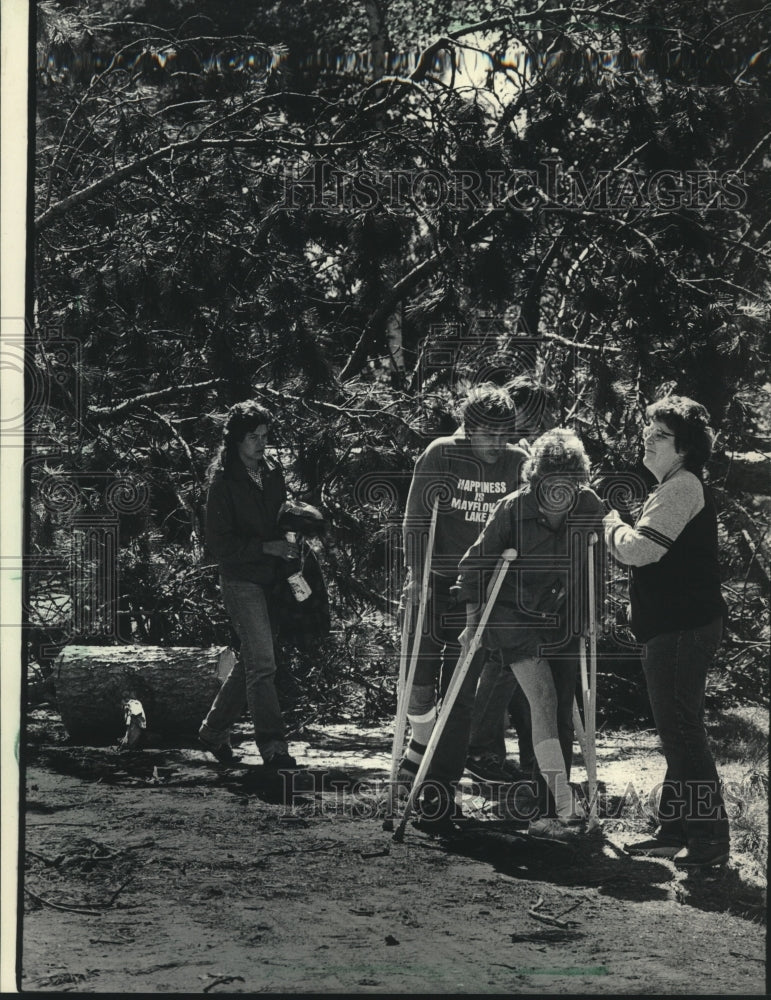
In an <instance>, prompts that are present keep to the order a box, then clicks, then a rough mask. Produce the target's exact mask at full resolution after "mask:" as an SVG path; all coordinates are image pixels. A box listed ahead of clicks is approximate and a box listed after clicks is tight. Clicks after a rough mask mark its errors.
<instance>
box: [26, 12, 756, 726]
mask: <svg viewBox="0 0 771 1000" xmlns="http://www.w3.org/2000/svg"><path fill="white" fill-rule="evenodd" d="M769 16H770V15H769V12H768V10H767V9H766V8H765V7H763V6H762V4H760V3H759V2H757V3H756V2H754V0H752V2H745V0H732V2H716V0H708V2H706V3H704V4H700V5H694V4H690V3H687V2H685V0H681V2H676V3H668V4H662V3H658V2H651V3H648V4H646V5H643V6H639V5H637V4H633V3H631V2H628V3H627V2H619V3H613V4H610V5H601V4H597V3H592V2H585V3H580V4H571V5H569V6H567V7H565V6H564V5H562V4H559V3H557V2H556V0H554V2H552V0H545V2H542V3H536V2H530V0H528V2H526V3H524V4H522V5H521V7H514V6H508V5H504V6H500V5H493V4H488V3H473V2H465V3H462V4H458V3H452V4H450V3H449V2H446V0H434V2H431V3H425V4H421V5H420V8H419V10H418V9H417V8H416V5H414V4H407V3H405V2H403V0H377V2H376V0H370V2H364V3H362V4H360V5H358V4H345V3H340V2H332V3H329V2H326V0H325V2H323V3H322V2H321V0H309V2H303V3H290V2H279V3H268V2H263V0H257V2H250V3H231V4H223V3H221V2H214V0H209V2H203V3H202V2H197V3H195V4H193V3H191V2H188V0H175V2H174V3H172V4H169V3H156V2H153V0H146V2H140V3H132V4H131V5H126V4H123V3H118V2H114V3H104V2H96V0H81V2H71V3H64V2H62V3H58V4H56V3H53V2H40V3H39V4H38V7H37V30H38V71H37V79H38V93H37V140H36V146H37V168H36V196H35V197H36V207H35V215H36V226H37V237H36V256H35V296H36V298H35V325H34V331H33V345H34V346H33V349H32V354H33V358H32V365H33V369H34V372H33V375H32V382H33V383H34V385H35V386H41V387H42V388H41V390H40V393H39V394H38V395H39V396H40V398H38V397H36V396H35V395H34V393H33V394H31V396H30V399H31V408H30V415H31V428H32V431H33V436H32V455H31V459H32V461H31V462H30V482H29V496H30V501H31V504H30V509H31V512H30V530H29V540H30V552H31V557H32V563H31V565H34V564H35V560H36V559H37V560H38V561H40V559H41V558H42V557H44V556H45V557H51V556H52V557H55V558H56V559H58V560H59V563H58V564H57V568H55V569H50V568H49V569H47V570H45V571H43V570H42V569H41V571H40V572H39V573H38V572H35V573H33V574H32V576H31V582H30V593H29V595H28V598H29V600H28V604H29V607H30V642H31V647H32V649H33V653H34V655H37V656H39V657H41V658H43V659H45V657H46V655H50V652H51V651H52V650H53V649H54V648H55V647H56V645H57V642H60V641H63V640H65V639H67V638H69V637H70V636H72V635H77V636H78V638H79V639H81V640H82V639H83V638H85V639H93V640H94V641H105V640H107V639H113V638H115V639H120V640H121V641H140V642H148V643H163V644H174V645H184V644H197V643H203V644H206V643H210V642H225V641H227V640H228V629H227V624H226V619H225V615H224V612H223V611H222V610H221V608H220V606H219V602H218V598H217V593H216V585H215V583H216V581H215V575H214V569H213V566H212V564H211V561H210V560H207V558H206V555H205V553H204V552H203V551H202V547H201V537H202V534H201V528H202V516H203V505H204V502H205V485H204V484H205V470H206V467H207V464H208V462H209V460H210V458H211V456H212V454H213V452H214V450H215V448H216V445H217V441H218V438H219V431H220V426H221V419H222V416H223V415H224V412H225V410H226V409H227V407H228V406H229V405H231V404H232V403H233V402H235V401H237V400H240V399H244V398H247V397H255V398H257V399H259V400H261V401H262V402H264V403H265V404H266V405H268V406H269V407H271V408H272V409H274V410H275V411H276V412H277V413H279V414H280V419H279V421H278V431H277V440H276V442H275V444H276V446H277V447H278V448H279V449H280V451H281V455H282V458H283V460H284V461H285V462H288V463H290V464H291V467H292V481H291V487H292V489H293V490H294V491H295V493H296V494H297V495H298V497H300V498H302V499H305V500H308V501H310V502H311V503H314V504H317V505H320V506H322V507H323V508H324V509H325V511H327V512H328V513H329V515H330V517H331V520H332V524H333V531H332V534H331V539H330V542H329V544H328V546H327V548H326V551H325V554H324V557H323V558H324V562H325V568H326V572H327V575H328V578H329V584H330V589H331V591H332V598H333V604H334V610H335V612H336V616H337V632H336V633H335V635H334V636H333V638H332V639H330V640H328V641H327V643H326V645H325V647H324V649H322V650H320V652H319V658H317V659H316V660H315V661H313V662H311V661H310V660H309V659H307V658H306V659H302V658H300V659H299V660H298V661H297V662H296V663H295V665H294V667H295V670H296V671H298V672H299V673H300V674H301V675H302V676H303V677H304V684H305V689H306V691H311V692H312V695H315V696H316V701H315V704H317V705H320V704H322V692H323V691H326V693H325V694H324V698H325V699H326V701H325V702H324V704H326V705H327V707H328V709H329V710H332V709H334V710H341V704H343V703H344V704H345V705H347V706H349V707H351V706H354V708H355V709H356V710H363V708H364V707H366V710H367V711H368V712H371V713H375V714H376V713H380V712H383V711H384V710H386V709H387V708H389V706H390V699H391V697H392V689H393V682H392V679H391V677H390V676H389V671H392V670H393V667H394V649H393V645H394V632H393V629H392V628H390V623H391V616H392V615H393V613H394V610H395V600H396V599H397V597H398V588H399V585H400V582H401V579H400V573H401V567H400V554H399V551H398V544H399V542H398V539H399V530H398V527H399V519H400V516H401V511H402V509H403V500H404V497H405V495H406V489H407V486H408V483H409V476H410V472H411V469H412V465H413V462H414V459H415V457H416V455H417V454H418V452H419V451H420V450H421V449H422V447H424V446H425V444H426V443H427V441H428V440H430V437H431V435H433V434H435V433H438V432H446V431H447V430H448V429H451V428H452V427H453V426H454V425H455V424H454V419H453V408H454V405H455V401H456V399H457V396H458V394H459V393H460V392H461V390H462V388H463V386H464V385H466V384H469V383H470V382H473V381H476V380H480V379H482V378H488V377H492V378H496V379H498V380H499V381H500V380H502V379H504V378H506V377H507V376H510V375H512V374H517V373H518V372H520V371H523V370H530V371H534V372H537V373H538V374H539V375H541V376H542V377H543V378H544V379H545V380H546V381H548V382H549V383H550V384H552V385H553V386H554V387H555V389H556V393H557V398H558V400H559V405H560V411H561V412H560V416H561V419H562V420H563V421H564V422H565V423H568V424H570V425H571V426H573V427H574V428H575V429H576V430H577V432H578V433H579V434H580V436H581V437H582V439H583V440H584V442H585V444H586V446H587V449H588V450H589V453H590V455H591V456H592V459H593V461H594V464H595V467H596V469H597V470H598V471H600V472H601V471H608V470H632V471H636V472H638V473H641V472H642V469H641V467H640V466H639V464H638V463H639V450H638V448H637V434H638V431H639V427H640V420H641V415H642V411H643V408H644V405H645V404H646V403H647V402H649V401H650V400H651V399H653V398H655V397H656V396H657V395H660V394H662V393H663V392H666V391H668V390H671V391H677V392H680V393H684V394H688V395H692V396H694V397H695V398H697V399H698V400H699V401H701V402H703V403H704V404H705V405H706V406H707V407H708V409H709V410H710V412H711V414H712V417H713V422H714V423H715V425H716V426H717V427H719V428H720V431H721V436H720V439H719V443H718V453H717V455H716V460H715V462H714V464H713V468H712V480H713V484H714V486H715V488H716V492H717V496H718V501H719V505H720V512H721V514H720V516H721V530H722V532H723V538H722V541H723V552H724V558H725V567H724V569H725V578H726V580H727V589H726V594H727V597H729V600H730V603H731V606H732V613H733V619H732V631H731V634H730V636H729V638H728V640H727V642H726V644H725V645H724V647H723V650H724V671H723V673H721V678H720V684H719V686H718V690H719V696H720V698H721V700H723V701H725V700H729V699H731V698H744V697H758V698H761V699H763V698H765V697H766V691H767V689H766V682H765V679H764V677H765V674H764V672H763V670H762V663H763V658H764V653H765V646H766V645H767V641H768V624H767V619H766V617H765V611H764V609H765V597H764V595H767V589H768V577H767V575H766V574H767V572H768V569H767V562H766V563H765V564H764V563H763V558H767V552H768V547H767V542H766V541H765V540H764V531H763V518H764V512H765V516H766V517H767V513H768V500H767V499H764V498H763V494H765V497H767V496H768V493H769V492H771V490H769V489H768V488H767V485H764V480H763V475H765V476H766V477H767V465H766V467H765V472H763V469H762V468H761V477H760V479H761V483H760V486H758V481H757V479H758V477H757V476H756V477H755V478H753V480H752V482H750V481H749V480H746V479H743V478H742V471H743V469H745V464H746V463H745V464H743V462H742V457H741V456H742V455H744V454H745V453H747V452H752V451H755V450H761V451H766V452H768V450H769V404H768V385H767V378H768V360H769V345H768V337H767V331H768V320H769V267H768V265H769V259H770V258H771V246H770V244H769V240H770V238H771V233H769V228H768V210H769V193H770V191H771V169H769V144H770V143H771V134H769V133H768V125H767V123H768V121H769V118H770V117H771V115H770V114H769V111H770V110H771V108H770V100H769V98H770V96H771V95H770V93H769V76H768V72H767V64H768V53H767V52H766V51H765V50H764V49H763V46H762V41H761V40H762V39H763V38H767V37H768V34H769ZM378 53H380V54H381V55H380V57H378V58H376V56H377V54H378ZM463 172H465V173H463ZM461 173H463V176H465V177H466V178H474V177H476V178H478V179H479V185H478V187H477V188H474V189H473V191H464V189H462V188H461V189H460V193H459V192H458V190H457V189H454V188H453V184H460V183H461V181H460V180H459V178H460V177H461ZM399 178H401V180H400V179H399ZM300 182H303V183H300ZM464 183H465V182H464ZM314 184H315V185H316V186H315V187H314ZM496 184H497V187H496ZM400 185H401V187H400ZM443 185H444V186H443ZM448 344H449V345H450V346H449V347H448ZM448 350H449V352H450V353H449V354H448V353H447V351H448ZM437 352H439V353H437ZM442 352H444V353H442ZM437 357H439V358H444V361H441V362H440V361H436V360H435V358H437ZM448 358H449V362H448ZM116 481H117V482H118V483H119V484H120V483H122V484H123V485H122V487H120V490H122V492H121V493H120V497H121V502H120V503H115V502H114V497H113V501H111V500H110V490H113V491H114V489H115V482H116ZM119 492H120V491H119ZM111 504H112V505H111ZM100 518H101V519H102V521H100ZM110 519H112V520H110ZM108 522H109V523H110V524H112V525H113V527H112V528H108V527H105V526H106V525H108ZM97 523H100V524H102V523H103V527H102V528H100V529H99V530H101V531H102V534H101V535H98V532H97V535H98V537H97V535H94V537H93V538H91V539H90V541H89V540H88V537H87V536H88V532H89V531H90V530H91V528H89V527H88V526H89V525H93V524H97ZM110 532H112V534H110ZM766 537H767V536H766ZM110 539H114V541H110ZM111 545H113V546H114V551H112V550H111V548H110V546H111ZM764 553H765V554H766V555H765V557H764ZM40 565H41V566H42V565H43V563H42V562H41V563H40ZM764 565H765V569H764V568H763V566H764ZM618 575H619V576H620V574H618ZM84 581H97V582H98V586H96V584H95V585H94V586H91V584H89V586H86V585H85V583H84ZM95 588H96V589H95ZM623 599H624V598H623V585H622V584H621V583H619V584H618V585H617V586H615V587H614V588H613V590H612V593H611V606H609V608H608V620H609V621H610V620H611V619H612V618H613V616H614V615H615V612H616V605H620V604H621V603H623ZM100 608H101V609H102V610H99V609H100ZM116 622H117V628H116V627H114V625H115V623H116ZM57 630H58V631H57ZM46 650H48V653H47V652H46ZM625 671H626V667H625V666H623V665H616V667H615V668H613V669H611V668H608V671H607V673H608V678H609V680H608V683H609V684H611V685H612V684H613V683H615V682H614V681H613V680H612V678H613V677H616V678H619V677H621V676H622V675H623V674H624V673H625ZM619 683H621V684H622V689H620V691H619V693H618V698H616V697H615V695H614V703H616V702H617V701H618V699H620V703H621V711H622V714H623V711H624V703H625V700H626V702H627V703H628V704H629V705H630V706H631V707H630V708H629V709H628V710H629V711H630V712H631V713H632V714H635V713H637V711H638V706H637V705H636V703H635V702H634V698H633V696H632V694H630V690H629V688H630V683H631V682H627V681H623V682H621V681H619ZM301 686H302V685H301ZM331 690H334V691H335V692H336V694H335V697H334V698H330V696H329V691H331ZM362 692H365V694H364V695H362ZM354 695H355V697H354ZM362 697H363V698H364V699H365V702H366V705H365V703H364V702H363V701H362ZM352 698H353V700H351V699H352ZM357 698H358V701H357V700H356V699H357ZM311 700H313V699H312V698H311ZM352 710H353V709H352Z"/></svg>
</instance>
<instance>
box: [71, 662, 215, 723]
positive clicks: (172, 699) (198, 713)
mask: <svg viewBox="0 0 771 1000" xmlns="http://www.w3.org/2000/svg"><path fill="white" fill-rule="evenodd" d="M221 653H222V649H221V648H220V647H214V646H212V647H210V648H209V649H199V648H196V647H192V648H186V647H160V646H66V647H65V648H64V649H63V650H62V651H61V653H60V654H59V657H58V658H57V660H56V662H55V663H54V670H53V681H54V684H55V687H56V703H57V707H58V709H59V712H60V714H61V717H62V722H63V723H64V728H65V729H66V730H67V733H68V734H69V736H70V737H71V738H72V739H75V740H84V739H89V740H95V741H96V740H106V741H111V740H117V739H119V738H120V737H121V736H122V735H123V734H124V732H125V730H126V722H125V710H124V705H125V704H126V702H128V701H129V699H132V698H133V699H137V700H138V701H140V702H141V703H142V707H143V708H144V712H145V718H146V719H147V729H148V731H149V732H155V733H175V734H176V733H193V734H194V733H197V732H198V728H199V726H200V725H201V722H202V721H203V719H204V717H205V716H206V713H207V712H208V711H209V707H210V705H211V703H212V701H213V699H214V696H215V695H216V694H217V692H218V691H219V688H220V684H221V680H220V678H219V676H218V663H219V658H220V654H221Z"/></svg>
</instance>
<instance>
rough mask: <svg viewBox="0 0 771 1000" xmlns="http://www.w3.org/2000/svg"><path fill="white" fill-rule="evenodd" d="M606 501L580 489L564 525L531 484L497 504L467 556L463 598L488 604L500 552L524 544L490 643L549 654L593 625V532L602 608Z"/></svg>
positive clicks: (498, 605)
mask: <svg viewBox="0 0 771 1000" xmlns="http://www.w3.org/2000/svg"><path fill="white" fill-rule="evenodd" d="M602 513H603V511H602V503H601V501H600V500H599V498H598V497H597V496H596V495H595V494H594V493H593V492H592V491H591V490H588V489H582V490H581V491H580V492H579V495H578V499H577V501H576V503H575V505H574V507H573V509H572V510H571V511H570V513H569V514H568V516H567V518H566V519H565V520H564V521H563V523H562V525H561V526H560V527H559V528H557V529H556V530H555V529H553V528H551V527H550V526H549V524H548V522H547V520H546V518H545V517H544V515H543V514H542V513H541V511H540V510H539V509H538V504H537V502H536V499H535V497H534V495H533V493H532V492H531V489H530V487H529V486H523V487H522V488H521V489H519V490H517V491H516V492H514V493H511V494H509V496H507V497H504V498H503V500H501V501H500V503H499V504H498V505H497V506H496V508H495V510H494V511H493V513H492V514H491V515H490V519H489V521H488V522H487V524H486V525H485V528H484V531H483V532H482V534H481V535H480V536H479V538H478V539H477V541H476V542H475V543H474V544H473V545H472V546H471V548H470V549H469V550H468V552H466V554H465V555H464V556H463V558H462V559H461V561H460V565H459V567H458V568H459V576H458V584H457V589H456V588H453V589H454V590H455V592H456V593H457V596H458V598H459V599H460V600H462V601H465V602H466V603H470V604H477V605H478V606H480V607H481V606H482V605H483V604H484V601H485V599H486V594H487V590H488V586H489V584H490V583H491V580H492V576H493V574H494V571H495V567H496V565H497V563H498V557H499V556H500V554H501V552H503V550H504V549H510V548H513V549H516V552H517V557H516V559H515V560H514V561H513V562H512V563H511V564H510V567H509V570H508V572H507V573H506V576H505V578H504V581H503V584H502V586H501V589H500V592H499V596H498V599H497V601H496V602H495V605H494V607H493V609H492V612H491V614H490V618H489V620H488V627H487V628H486V629H485V632H484V635H483V638H482V645H483V646H484V647H485V648H486V649H502V650H504V651H506V652H508V653H510V654H515V655H516V656H520V657H524V656H547V657H548V655H549V652H550V651H549V650H548V649H546V648H545V647H546V646H548V645H552V646H553V647H559V648H560V649H562V648H563V647H565V646H567V644H568V643H570V641H571V639H572V638H574V637H575V636H576V635H578V634H580V633H581V632H582V631H583V630H584V629H585V628H586V625H587V601H586V597H585V595H586V594H587V593H588V590H587V582H586V581H587V577H588V570H587V551H588V539H589V536H590V534H591V533H592V532H595V533H596V534H597V535H598V543H597V545H596V546H594V553H595V555H594V558H595V588H596V599H597V604H596V607H597V611H598V614H599V611H600V609H601V603H600V602H599V596H600V595H601V593H602V577H603V565H604V558H603V555H602V550H601V548H600V546H601V541H602Z"/></svg>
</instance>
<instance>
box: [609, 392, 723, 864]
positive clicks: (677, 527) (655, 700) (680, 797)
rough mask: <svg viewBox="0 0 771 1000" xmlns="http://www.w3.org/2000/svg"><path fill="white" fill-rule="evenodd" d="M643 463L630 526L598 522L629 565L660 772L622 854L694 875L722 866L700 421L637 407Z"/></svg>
mask: <svg viewBox="0 0 771 1000" xmlns="http://www.w3.org/2000/svg"><path fill="white" fill-rule="evenodd" d="M646 412H647V416H648V420H649V423H648V424H647V425H646V427H645V431H644V442H645V456H644V458H643V463H644V465H645V466H646V468H647V469H649V470H650V472H652V473H653V475H654V476H655V477H656V479H657V480H658V486H657V487H656V488H655V489H654V490H653V491H652V492H651V494H650V495H649V497H648V499H647V500H646V501H645V504H644V505H643V508H642V511H641V513H640V516H639V518H638V519H637V522H636V524H635V526H634V527H633V528H632V527H630V526H629V525H627V524H624V522H623V521H622V520H621V518H620V517H619V515H618V514H617V513H616V512H615V511H611V512H610V513H609V514H608V515H607V516H606V518H605V521H604V524H605V535H606V540H607V543H608V545H609V547H610V550H611V553H612V554H613V556H615V558H616V559H618V561H619V562H621V563H624V564H625V565H628V566H630V567H631V570H630V576H631V579H630V600H631V610H632V620H631V626H632V631H633V633H634V635H635V637H636V638H637V640H638V641H639V642H642V643H644V644H645V646H644V655H643V666H644V670H645V680H646V683H647V686H648V696H649V698H650V703H651V708H652V710H653V718H654V720H655V723H656V728H657V730H658V733H659V737H660V739H661V745H662V749H663V751H664V756H665V758H666V762H667V771H666V775H665V779H664V784H663V785H662V790H661V797H660V800H659V805H658V816H657V819H658V828H657V830H656V833H655V836H654V837H653V838H651V839H649V840H645V841H642V842H641V843H637V844H630V845H627V847H626V850H627V852H628V853H629V854H632V855H642V856H648V857H651V856H654V857H667V858H673V859H674V861H675V864H677V865H679V866H682V867H688V866H694V867H701V866H709V865H716V864H722V863H724V862H725V861H727V860H728V853H729V833H728V818H727V816H726V811H725V805H724V803H723V798H722V795H721V791H720V780H719V778H718V775H717V770H716V768H715V762H714V760H713V758H712V754H711V752H710V749H709V744H708V742H707V733H706V730H705V727H704V690H705V686H706V681H707V673H708V671H709V668H710V666H711V664H712V661H713V660H714V657H715V653H716V651H717V648H718V645H719V643H720V637H721V634H722V630H723V622H724V619H725V617H726V606H725V602H724V600H723V597H722V594H721V591H720V570H719V566H718V540H717V514H716V511H715V504H714V501H713V499H712V496H711V494H710V491H709V490H708V489H707V487H706V486H705V485H704V482H703V478H702V476H703V469H704V465H705V464H706V462H707V459H708V458H709V456H710V454H711V452H712V441H713V432H712V429H711V428H710V426H709V414H708V413H707V411H706V409H705V408H704V407H703V406H702V405H701V404H700V403H696V402H694V401H693V400H692V399H688V398H687V397H684V396H668V397H666V398H664V399H661V400H659V401H658V402H656V403H653V405H652V406H649V407H648V409H647V411H646Z"/></svg>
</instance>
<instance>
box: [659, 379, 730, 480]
mask: <svg viewBox="0 0 771 1000" xmlns="http://www.w3.org/2000/svg"><path fill="white" fill-rule="evenodd" d="M645 415H646V417H647V418H648V420H660V421H661V423H662V424H664V426H665V427H666V428H667V429H668V430H670V431H672V433H673V434H674V435H675V448H676V449H677V450H678V451H679V452H682V453H684V454H685V459H684V460H683V465H684V467H685V468H686V469H688V471H689V472H693V473H694V474H695V475H697V476H701V475H702V473H703V471H704V466H705V465H706V464H707V462H708V461H709V457H710V455H711V454H712V448H713V446H714V443H715V436H716V435H715V432H714V430H713V429H712V428H711V427H710V425H709V419H710V418H709V412H708V411H707V408H706V407H705V406H702V405H701V403H697V402H696V401H695V400H694V399H689V398H688V396H664V397H663V398H662V399H658V400H656V402H655V403H651V405H650V406H648V407H647V408H646V410H645Z"/></svg>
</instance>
